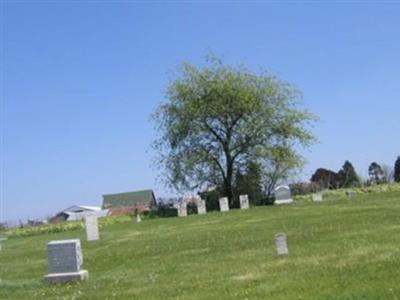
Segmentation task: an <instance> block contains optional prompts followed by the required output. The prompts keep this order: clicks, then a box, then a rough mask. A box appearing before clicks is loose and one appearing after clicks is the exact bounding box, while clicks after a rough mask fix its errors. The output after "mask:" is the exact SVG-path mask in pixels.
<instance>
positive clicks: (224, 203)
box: [219, 197, 229, 211]
mask: <svg viewBox="0 0 400 300" xmlns="http://www.w3.org/2000/svg"><path fill="white" fill-rule="evenodd" d="M219 209H220V211H228V210H229V203H228V198H227V197H223V198H220V199H219Z"/></svg>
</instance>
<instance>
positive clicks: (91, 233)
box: [85, 215, 99, 242]
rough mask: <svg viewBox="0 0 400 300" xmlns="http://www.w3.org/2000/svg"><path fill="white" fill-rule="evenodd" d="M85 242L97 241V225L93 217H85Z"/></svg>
mask: <svg viewBox="0 0 400 300" xmlns="http://www.w3.org/2000/svg"><path fill="white" fill-rule="evenodd" d="M85 225H86V240H87V241H88V242H91V241H97V240H98V239H99V224H98V223H97V217H96V216H95V215H89V216H86V217H85Z"/></svg>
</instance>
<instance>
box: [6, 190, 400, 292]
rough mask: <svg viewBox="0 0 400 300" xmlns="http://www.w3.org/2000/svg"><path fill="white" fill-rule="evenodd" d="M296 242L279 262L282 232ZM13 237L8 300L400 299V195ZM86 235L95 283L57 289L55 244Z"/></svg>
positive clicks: (9, 252) (86, 252)
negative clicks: (93, 238)
mask: <svg viewBox="0 0 400 300" xmlns="http://www.w3.org/2000/svg"><path fill="white" fill-rule="evenodd" d="M278 232H285V233H286V234H287V236H288V246H289V255H288V256H285V257H278V256H277V255H276V252H275V245H274V235H275V234H276V233H278ZM100 237H101V240H100V241H97V242H91V243H88V242H86V241H85V233H84V230H75V231H69V232H61V233H51V234H43V235H37V236H31V237H15V238H10V239H8V240H7V241H6V242H4V243H3V249H2V251H1V252H0V264H1V265H0V278H1V279H2V282H1V284H0V299H96V300H97V299H271V300H280V299H282V300H283V299H307V300H313V299H314V300H317V299H318V300H354V299H357V300H358V299H360V300H361V299H362V300H369V299H370V300H378V299H400V193H399V192H393V191H392V192H382V193H379V194H364V195H355V196H354V197H352V198H351V199H346V198H344V197H342V198H341V197H338V198H336V199H334V200H329V201H326V202H322V203H307V202H299V203H295V204H292V205H288V206H280V207H276V206H266V207H257V208H251V209H250V210H247V211H240V210H232V211H230V212H225V213H209V214H207V215H202V216H189V217H186V218H168V219H153V220H145V221H143V222H141V223H138V224H136V223H133V222H132V223H131V222H129V223H120V224H112V225H107V226H105V227H103V228H102V229H101V231H100ZM70 238H80V239H81V242H82V249H83V256H84V263H83V267H84V269H86V270H88V271H89V280H88V281H87V282H83V283H78V284H67V285H53V286H51V285H47V284H45V283H44V282H43V275H45V274H46V273H47V257H46V243H47V242H49V241H51V240H58V239H70Z"/></svg>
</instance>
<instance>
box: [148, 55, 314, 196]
mask: <svg viewBox="0 0 400 300" xmlns="http://www.w3.org/2000/svg"><path fill="white" fill-rule="evenodd" d="M300 96H301V94H300V93H299V92H298V91H297V90H296V89H294V88H293V87H292V86H290V85H289V84H287V83H285V82H283V81H280V80H278V79H277V78H275V77H273V76H269V75H267V74H256V73H253V72H251V71H249V70H248V69H247V68H245V67H243V66H239V67H236V66H230V65H226V64H224V63H223V62H222V61H221V60H219V59H216V58H211V59H208V60H207V64H206V65H205V66H203V67H197V66H194V65H192V64H190V63H183V64H182V65H181V67H180V68H179V69H178V73H177V75H176V77H175V79H174V80H173V81H172V82H171V83H170V85H169V86H168V89H167V93H166V98H167V99H168V100H167V101H166V102H165V103H163V104H161V105H160V106H159V107H158V109H157V111H156V112H155V114H154V115H153V116H154V120H155V122H156V125H157V130H158V133H159V136H158V139H157V140H156V141H155V143H154V146H155V148H156V150H157V152H158V154H159V155H158V162H159V163H160V164H161V166H162V167H163V169H164V170H165V173H164V174H163V176H164V179H166V181H167V182H168V183H169V184H170V185H171V186H172V187H173V188H175V189H178V190H188V189H196V188H200V187H204V186H207V185H214V186H222V187H223V193H224V195H225V196H227V197H228V198H229V201H230V202H231V203H232V202H233V198H234V197H233V196H234V182H235V174H236V173H237V171H238V170H243V169H244V168H245V167H246V165H247V164H248V162H249V161H254V162H257V163H260V164H261V163H262V162H263V161H268V160H269V158H270V157H271V153H273V151H274V150H275V149H277V147H284V148H288V150H289V151H288V152H290V153H296V151H295V147H296V149H298V146H299V145H300V146H305V147H306V146H309V145H310V143H311V142H312V141H313V140H314V137H313V135H312V133H311V132H310V131H309V130H308V129H307V128H308V125H309V124H310V123H311V122H313V121H314V120H315V118H314V116H313V115H312V114H311V113H310V112H308V111H307V110H303V109H300V108H299V106H298V105H299V101H298V100H299V99H300ZM296 155H297V153H296Z"/></svg>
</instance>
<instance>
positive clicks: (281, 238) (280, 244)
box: [275, 233, 289, 255]
mask: <svg viewBox="0 0 400 300" xmlns="http://www.w3.org/2000/svg"><path fill="white" fill-rule="evenodd" d="M275 244H276V252H277V253H278V255H286V254H289V250H288V247H287V240H286V234H284V233H277V234H276V235H275Z"/></svg>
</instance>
